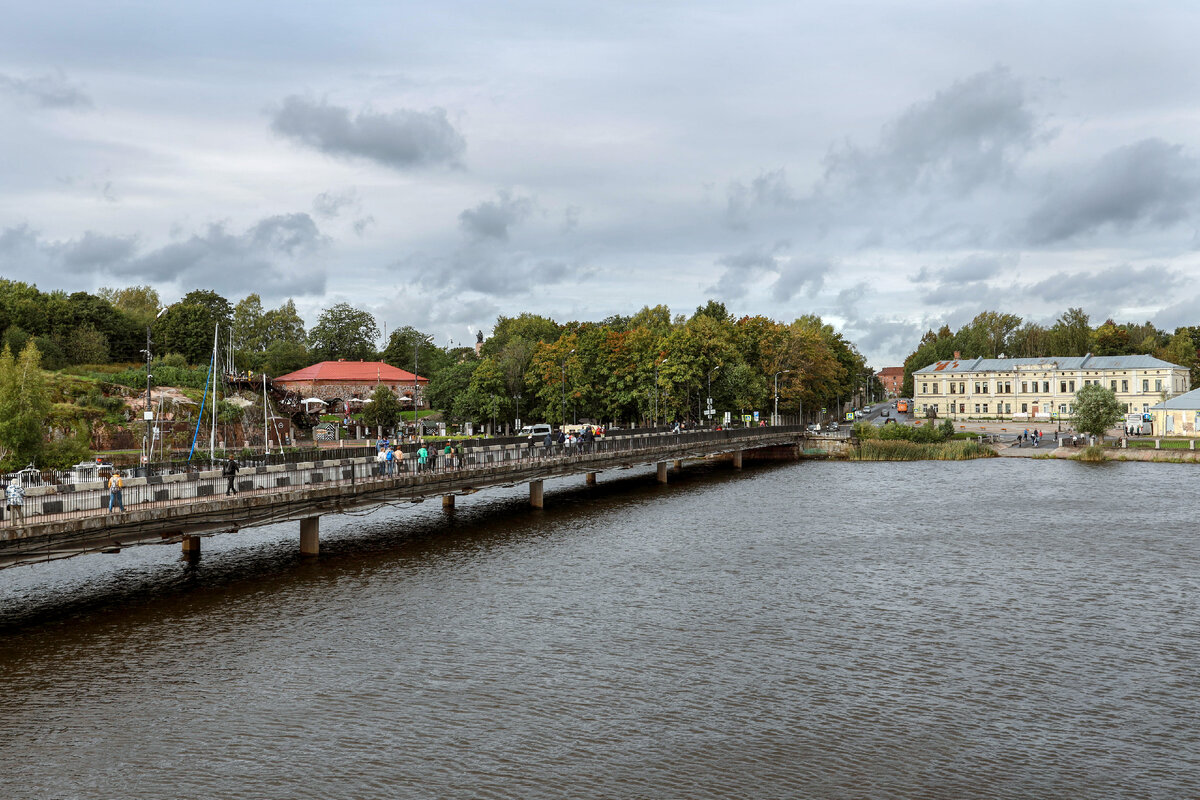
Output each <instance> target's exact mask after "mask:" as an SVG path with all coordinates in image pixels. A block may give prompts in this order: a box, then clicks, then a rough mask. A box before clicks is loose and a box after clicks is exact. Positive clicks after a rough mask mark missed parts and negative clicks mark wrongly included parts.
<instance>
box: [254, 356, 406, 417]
mask: <svg viewBox="0 0 1200 800" xmlns="http://www.w3.org/2000/svg"><path fill="white" fill-rule="evenodd" d="M275 385H276V386H281V387H283V388H285V389H288V390H290V391H293V392H297V393H299V394H302V395H304V396H305V397H318V398H320V399H322V400H325V401H326V402H329V401H339V400H340V401H343V402H353V401H355V400H358V401H363V400H366V399H367V398H369V397H370V396H371V394H372V393H374V391H375V389H376V387H378V386H387V387H388V388H390V389H391V390H392V391H394V392H395V393H396V396H397V397H398V398H400V402H401V403H402V404H404V405H410V404H411V403H412V401H413V390H414V388H415V389H416V394H417V408H428V407H429V403H428V401H427V400H426V397H425V394H426V390H427V389H428V388H429V379H428V378H422V377H421V376H420V375H413V374H412V373H411V372H408V371H407V370H403V369H397V368H396V367H393V366H392V365H391V364H385V363H383V362H382V361H322V362H321V363H319V364H313V365H312V366H311V367H305V368H304V369H298V370H296V371H295V372H289V373H288V374H286V375H280V376H279V377H278V378H276V379H275Z"/></svg>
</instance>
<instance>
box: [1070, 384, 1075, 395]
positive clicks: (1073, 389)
mask: <svg viewBox="0 0 1200 800" xmlns="http://www.w3.org/2000/svg"><path fill="white" fill-rule="evenodd" d="M1069 391H1070V392H1071V393H1072V394H1074V393H1075V381H1071V388H1070V390H1069Z"/></svg>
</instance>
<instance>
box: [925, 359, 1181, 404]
mask: <svg viewBox="0 0 1200 800" xmlns="http://www.w3.org/2000/svg"><path fill="white" fill-rule="evenodd" d="M957 356H958V354H957V353H956V354H955V358H953V359H951V360H949V361H938V362H936V363H934V364H930V365H929V366H927V367H924V368H922V369H919V370H917V371H916V372H915V373H913V405H914V408H913V413H914V414H916V415H917V416H927V415H928V414H929V413H930V412H933V413H934V414H935V415H936V416H938V417H952V418H953V417H1000V418H1004V419H1015V420H1022V419H1027V420H1049V419H1059V418H1063V417H1069V416H1071V415H1072V414H1073V413H1074V412H1075V393H1076V392H1077V391H1079V389H1081V388H1082V387H1084V386H1087V385H1088V384H1091V383H1098V384H1100V385H1101V386H1106V387H1108V388H1109V389H1112V390H1113V391H1114V392H1115V393H1116V395H1117V400H1118V402H1120V403H1121V404H1122V405H1124V407H1125V410H1126V411H1127V412H1130V413H1142V414H1148V413H1149V412H1150V407H1151V406H1153V405H1155V404H1157V403H1159V402H1161V401H1163V400H1165V399H1167V398H1169V397H1174V396H1175V395H1177V394H1181V393H1183V392H1186V391H1188V390H1189V389H1190V388H1191V375H1190V373H1189V372H1188V370H1187V369H1186V368H1184V367H1181V366H1179V365H1178V364H1171V363H1169V362H1166V361H1163V360H1162V359H1159V358H1155V357H1154V356H1148V355H1137V356H1093V355H1086V356H1083V357H1046V358H968V359H960V358H958V357H957Z"/></svg>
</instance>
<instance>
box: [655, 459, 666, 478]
mask: <svg viewBox="0 0 1200 800" xmlns="http://www.w3.org/2000/svg"><path fill="white" fill-rule="evenodd" d="M657 467H658V475H657V478H658V482H659V483H666V482H667V462H665V461H660V462H658V464H657Z"/></svg>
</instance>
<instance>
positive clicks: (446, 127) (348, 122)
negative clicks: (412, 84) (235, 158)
mask: <svg viewBox="0 0 1200 800" xmlns="http://www.w3.org/2000/svg"><path fill="white" fill-rule="evenodd" d="M271 129H272V130H273V131H275V133H277V134H279V135H280V136H284V137H287V138H289V139H292V140H293V141H296V142H299V143H301V144H303V145H307V146H308V147H311V148H313V149H315V150H319V151H320V152H322V153H325V154H326V155H330V156H335V157H339V158H365V159H368V160H370V161H374V162H376V163H379V164H383V165H384V166H387V167H391V168H393V169H400V170H403V169H408V168H411V167H421V166H427V165H433V164H457V163H458V160H459V158H460V157H461V156H462V154H463V152H464V151H465V150H466V146H467V145H466V141H465V140H464V139H463V137H462V134H460V133H459V132H458V131H457V130H456V129H455V128H454V126H453V125H452V124H450V120H449V119H447V117H446V112H445V111H444V110H443V109H440V108H434V109H430V110H429V111H410V110H407V109H401V110H399V111H393V112H391V113H387V114H381V113H377V112H374V111H360V112H359V113H358V114H357V115H354V116H351V113H350V110H349V109H346V108H342V107H340V106H333V105H329V104H328V103H326V102H324V101H322V102H319V103H318V102H315V101H313V100H309V99H306V98H303V97H300V96H298V95H291V96H289V97H287V98H285V99H284V101H283V105H282V106H280V107H279V108H278V109H276V110H275V113H274V116H273V117H272V119H271Z"/></svg>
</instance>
